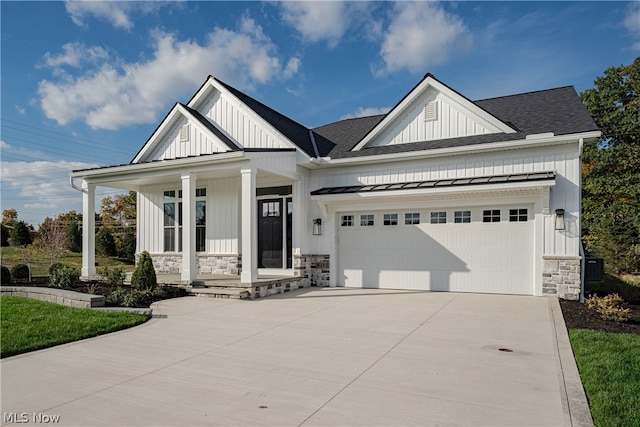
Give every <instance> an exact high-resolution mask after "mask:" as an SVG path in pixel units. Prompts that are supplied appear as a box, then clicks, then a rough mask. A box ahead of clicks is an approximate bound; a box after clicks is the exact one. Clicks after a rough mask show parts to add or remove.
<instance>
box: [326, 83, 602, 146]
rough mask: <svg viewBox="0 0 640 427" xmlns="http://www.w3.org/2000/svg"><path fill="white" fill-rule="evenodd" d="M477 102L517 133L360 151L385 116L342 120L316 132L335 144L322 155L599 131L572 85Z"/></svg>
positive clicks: (474, 143) (469, 143)
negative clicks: (538, 134)
mask: <svg viewBox="0 0 640 427" xmlns="http://www.w3.org/2000/svg"><path fill="white" fill-rule="evenodd" d="M473 102H474V103H475V104H476V105H477V106H479V107H480V108H482V109H484V110H485V111H487V112H488V113H490V114H492V115H494V116H495V117H497V118H499V119H500V120H502V121H503V122H506V123H507V124H509V125H510V126H512V127H514V128H515V129H516V131H517V132H515V133H510V134H503V133H495V134H486V135H479V136H468V137H461V138H448V139H441V140H435V141H420V142H414V143H408V144H396V145H389V146H384V147H369V148H363V149H361V150H359V151H351V149H352V148H353V147H354V146H355V145H356V144H357V143H358V142H359V141H360V140H361V139H362V138H363V137H364V136H365V135H366V134H367V133H368V132H369V131H370V130H371V129H373V127H375V126H376V125H377V124H378V123H379V122H380V121H381V120H382V119H383V118H384V117H385V116H384V115H378V116H371V117H363V118H359V119H348V120H342V121H339V122H335V123H331V124H328V125H324V126H320V127H318V128H315V129H314V132H315V133H317V134H319V135H321V136H323V137H325V138H327V139H328V140H330V141H332V142H333V143H334V144H335V147H333V149H332V150H330V151H328V152H326V153H321V155H324V156H330V157H332V158H346V157H361V156H371V155H380V154H391V153H401V152H408V151H420V150H430V149H436V148H449V147H460V146H465V145H476V144H484V143H491V142H501V141H513V140H518V139H524V138H525V137H526V136H527V135H531V134H537V133H547V132H553V133H554V134H555V135H565V134H569V133H579V132H588V131H594V130H598V127H597V126H596V124H595V122H594V121H593V119H592V118H591V116H590V115H589V113H588V112H587V109H586V108H585V106H584V105H583V104H582V101H581V100H580V98H579V96H578V94H577V93H576V91H575V89H574V88H573V87H572V86H565V87H561V88H557V89H548V90H542V91H536V92H528V93H523V94H518V95H510V96H502V97H498V98H491V99H484V100H479V101H473Z"/></svg>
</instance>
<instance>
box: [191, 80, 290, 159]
mask: <svg viewBox="0 0 640 427" xmlns="http://www.w3.org/2000/svg"><path fill="white" fill-rule="evenodd" d="M201 105H202V107H199V111H200V112H201V113H202V115H204V116H205V117H208V118H209V119H210V120H211V121H213V122H214V123H217V124H218V127H219V128H221V129H225V130H226V132H227V133H228V134H229V135H230V136H231V139H233V140H234V141H237V142H238V143H239V144H240V145H241V146H242V147H243V148H293V147H294V146H293V145H291V143H287V142H285V141H284V139H283V138H282V137H281V136H280V135H279V134H278V133H277V132H276V131H274V130H273V129H272V128H271V127H270V126H269V125H267V124H266V123H265V122H264V120H263V119H262V118H260V117H259V116H258V115H256V114H255V113H253V112H252V111H251V110H249V109H247V108H246V107H244V106H243V105H242V104H241V103H240V102H238V101H237V100H235V99H232V98H231V97H229V96H227V95H225V94H223V93H221V92H218V91H214V92H213V93H212V94H211V95H210V97H209V99H208V100H206V101H205V102H203V103H202V104H201Z"/></svg>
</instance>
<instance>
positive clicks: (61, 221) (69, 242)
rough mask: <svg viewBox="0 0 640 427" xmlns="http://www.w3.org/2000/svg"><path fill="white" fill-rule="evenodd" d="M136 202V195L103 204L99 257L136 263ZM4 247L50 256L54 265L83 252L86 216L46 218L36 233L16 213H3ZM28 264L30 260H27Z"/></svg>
mask: <svg viewBox="0 0 640 427" xmlns="http://www.w3.org/2000/svg"><path fill="white" fill-rule="evenodd" d="M136 198H137V194H136V192H135V191H130V192H129V193H128V194H120V195H117V196H115V197H113V198H112V197H111V196H107V197H105V198H103V199H102V200H101V203H100V212H98V213H96V218H95V220H96V230H95V232H96V253H97V254H98V255H102V256H110V257H119V258H121V259H122V260H126V261H129V262H133V261H134V259H135V251H136ZM1 229H2V236H1V239H0V243H1V244H2V246H14V247H22V248H26V249H27V251H25V256H26V257H28V258H29V257H30V258H35V257H37V256H42V255H44V256H46V257H47V258H49V259H50V261H51V264H54V263H55V262H57V261H58V260H59V259H60V258H61V257H62V256H63V255H64V254H65V253H66V252H82V214H81V213H78V212H76V211H69V212H66V213H63V214H60V215H58V216H56V217H55V218H49V217H47V218H45V219H44V221H43V222H42V223H41V224H40V225H39V226H38V229H37V230H36V229H34V227H33V226H31V225H29V224H27V223H26V222H25V221H21V220H19V218H18V211H17V210H16V209H5V210H3V211H2V223H1ZM27 261H28V260H27Z"/></svg>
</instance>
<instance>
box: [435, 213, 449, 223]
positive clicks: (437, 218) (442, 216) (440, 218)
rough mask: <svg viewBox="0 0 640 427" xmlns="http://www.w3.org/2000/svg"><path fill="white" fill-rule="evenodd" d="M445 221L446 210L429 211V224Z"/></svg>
mask: <svg viewBox="0 0 640 427" xmlns="http://www.w3.org/2000/svg"><path fill="white" fill-rule="evenodd" d="M446 223H447V212H446V211H438V212H431V224H446Z"/></svg>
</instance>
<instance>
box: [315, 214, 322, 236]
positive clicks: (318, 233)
mask: <svg viewBox="0 0 640 427" xmlns="http://www.w3.org/2000/svg"><path fill="white" fill-rule="evenodd" d="M313 235H314V236H321V235H322V219H320V218H316V219H314V220H313Z"/></svg>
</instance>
